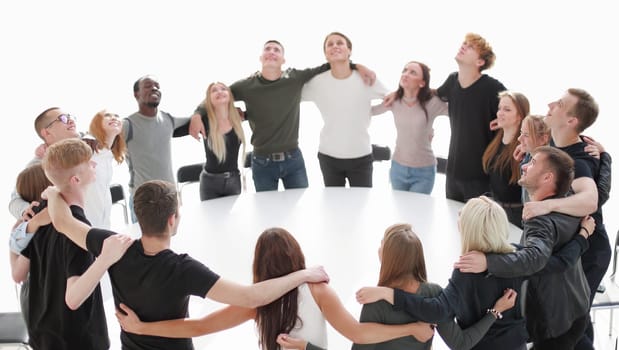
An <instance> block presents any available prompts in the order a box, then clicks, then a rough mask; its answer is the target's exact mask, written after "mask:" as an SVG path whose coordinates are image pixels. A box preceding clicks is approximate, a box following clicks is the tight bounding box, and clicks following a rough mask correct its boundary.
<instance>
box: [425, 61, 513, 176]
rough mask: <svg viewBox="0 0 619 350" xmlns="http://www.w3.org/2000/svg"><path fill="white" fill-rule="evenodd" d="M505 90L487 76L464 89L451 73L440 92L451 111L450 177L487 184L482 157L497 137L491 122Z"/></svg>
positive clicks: (455, 74)
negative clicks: (501, 93) (484, 181)
mask: <svg viewBox="0 0 619 350" xmlns="http://www.w3.org/2000/svg"><path fill="white" fill-rule="evenodd" d="M503 90H505V86H503V84H501V82H500V81H498V80H496V79H494V78H492V77H490V76H488V75H486V74H483V75H482V76H481V77H480V78H479V79H478V80H477V81H476V82H474V83H473V85H471V86H469V87H467V88H466V89H463V88H462V87H461V86H460V82H458V73H457V72H454V73H452V74H450V75H449V77H448V78H447V80H445V82H444V83H443V85H441V87H439V88H438V89H437V94H438V96H439V97H440V98H441V99H442V100H443V101H447V102H448V109H449V126H450V128H451V139H450V141H449V156H448V158H447V171H446V174H447V176H448V177H451V178H457V179H460V180H486V181H487V179H488V177H487V175H486V174H485V173H484V170H483V167H482V164H481V158H482V156H483V154H484V151H485V150H486V147H487V146H488V144H489V143H490V141H492V138H493V137H494V134H495V132H494V131H491V130H490V121H491V120H493V119H495V118H496V112H497V109H498V108H499V96H498V95H499V92H501V91H503Z"/></svg>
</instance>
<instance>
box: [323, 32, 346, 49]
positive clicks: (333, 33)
mask: <svg viewBox="0 0 619 350" xmlns="http://www.w3.org/2000/svg"><path fill="white" fill-rule="evenodd" d="M332 35H337V36H341V37H342V38H344V40H345V41H346V47H348V49H349V50H350V51H352V41H350V38H348V37H347V36H346V35H344V34H342V33H340V32H331V33H329V34H327V36H325V41H324V42H323V43H322V51H323V52H326V51H327V40H329V37H330V36H332Z"/></svg>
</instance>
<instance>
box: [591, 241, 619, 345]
mask: <svg viewBox="0 0 619 350" xmlns="http://www.w3.org/2000/svg"><path fill="white" fill-rule="evenodd" d="M613 251H614V252H613V269H612V273H611V275H610V277H609V279H608V281H607V282H606V283H605V284H604V288H601V289H602V290H600V288H598V291H597V293H595V298H594V299H593V304H592V305H591V312H592V314H593V317H592V318H593V320H594V318H595V313H596V311H598V310H604V309H610V321H609V327H608V335H609V336H611V335H612V331H613V316H614V312H613V311H614V309H616V308H619V285H617V281H616V273H617V253H619V231H617V236H616V237H615V247H614V248H613ZM600 286H601V285H600Z"/></svg>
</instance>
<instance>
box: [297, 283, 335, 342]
mask: <svg viewBox="0 0 619 350" xmlns="http://www.w3.org/2000/svg"><path fill="white" fill-rule="evenodd" d="M298 289H299V295H298V298H297V303H298V307H299V308H298V311H297V316H298V319H297V323H296V324H295V326H294V328H293V329H292V331H290V336H291V337H295V338H301V339H305V340H307V341H308V342H310V343H312V344H314V345H316V346H319V347H321V348H323V349H327V324H326V322H325V318H324V316H323V315H322V311H320V308H319V307H318V305H317V304H316V301H315V300H314V297H313V296H312V292H311V291H310V289H309V286H308V285H307V283H304V284H302V285H300V286H299V288H298Z"/></svg>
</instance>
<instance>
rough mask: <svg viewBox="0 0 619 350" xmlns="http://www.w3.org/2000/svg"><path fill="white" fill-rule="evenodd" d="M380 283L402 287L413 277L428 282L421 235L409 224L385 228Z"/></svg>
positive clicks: (385, 285) (380, 284)
mask: <svg viewBox="0 0 619 350" xmlns="http://www.w3.org/2000/svg"><path fill="white" fill-rule="evenodd" d="M381 260H382V261H381V264H380V274H379V277H378V285H379V286H383V287H392V288H398V287H399V288H401V287H403V286H404V285H405V284H406V283H407V282H408V280H409V279H410V278H411V277H412V278H414V279H415V280H416V281H418V282H426V281H427V279H428V277H427V272H426V262H425V258H424V255H423V246H422V245H421V241H420V240H419V237H417V235H416V234H415V233H414V232H413V230H412V228H411V225H409V224H395V225H392V226H389V227H388V228H387V230H385V236H384V238H383V249H382V258H381Z"/></svg>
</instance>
